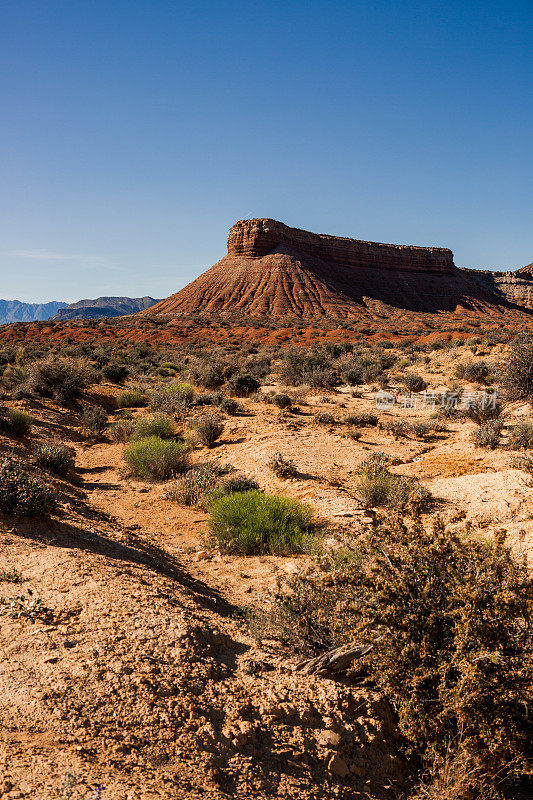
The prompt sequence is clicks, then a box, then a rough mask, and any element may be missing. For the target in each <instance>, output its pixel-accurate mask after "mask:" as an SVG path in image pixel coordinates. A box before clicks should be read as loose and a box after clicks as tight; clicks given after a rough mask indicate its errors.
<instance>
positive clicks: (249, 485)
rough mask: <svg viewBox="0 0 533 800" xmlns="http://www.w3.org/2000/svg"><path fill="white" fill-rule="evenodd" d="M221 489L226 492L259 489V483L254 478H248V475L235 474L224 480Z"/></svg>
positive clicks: (232, 492)
mask: <svg viewBox="0 0 533 800" xmlns="http://www.w3.org/2000/svg"><path fill="white" fill-rule="evenodd" d="M221 490H222V492H223V493H224V494H236V493H237V492H252V491H259V484H258V483H257V481H255V480H254V479H253V478H247V477H246V475H235V476H234V477H232V478H228V479H227V480H225V481H224V483H223V484H222V486H221Z"/></svg>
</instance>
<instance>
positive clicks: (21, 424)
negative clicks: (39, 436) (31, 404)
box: [1, 408, 34, 436]
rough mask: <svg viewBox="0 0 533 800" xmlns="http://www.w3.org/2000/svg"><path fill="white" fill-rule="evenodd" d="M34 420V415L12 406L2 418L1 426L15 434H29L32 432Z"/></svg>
mask: <svg viewBox="0 0 533 800" xmlns="http://www.w3.org/2000/svg"><path fill="white" fill-rule="evenodd" d="M33 421H34V420H33V417H32V415H31V414H28V412H27V411H22V410H21V409H20V408H10V409H8V411H7V413H6V415H5V416H4V417H3V418H2V419H1V427H2V428H3V429H4V430H5V431H6V432H7V433H10V434H12V435H13V436H28V435H29V434H30V433H31V428H32V425H33Z"/></svg>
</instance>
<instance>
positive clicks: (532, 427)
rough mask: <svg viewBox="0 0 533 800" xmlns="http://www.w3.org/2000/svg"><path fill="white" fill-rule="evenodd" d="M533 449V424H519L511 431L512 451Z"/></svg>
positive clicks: (510, 444) (510, 447)
mask: <svg viewBox="0 0 533 800" xmlns="http://www.w3.org/2000/svg"><path fill="white" fill-rule="evenodd" d="M532 447H533V423H531V422H519V423H518V425H513V426H512V427H511V428H510V429H509V449H510V450H530V449H531V448H532Z"/></svg>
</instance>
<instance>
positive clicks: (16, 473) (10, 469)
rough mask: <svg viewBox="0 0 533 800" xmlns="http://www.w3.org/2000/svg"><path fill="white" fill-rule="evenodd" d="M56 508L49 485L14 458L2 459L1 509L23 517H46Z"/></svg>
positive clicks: (0, 468)
mask: <svg viewBox="0 0 533 800" xmlns="http://www.w3.org/2000/svg"><path fill="white" fill-rule="evenodd" d="M55 508H56V500H55V495H54V492H53V491H52V489H51V488H50V487H49V486H46V485H45V484H43V483H41V482H40V481H38V480H36V479H35V478H30V476H29V475H28V474H27V473H26V472H25V471H24V470H23V469H22V467H21V466H20V465H19V464H18V463H17V462H16V461H14V460H13V459H4V460H2V461H0V510H1V511H3V512H4V513H6V514H13V515H15V516H21V517H46V516H48V515H49V514H50V513H51V512H52V511H54V510H55Z"/></svg>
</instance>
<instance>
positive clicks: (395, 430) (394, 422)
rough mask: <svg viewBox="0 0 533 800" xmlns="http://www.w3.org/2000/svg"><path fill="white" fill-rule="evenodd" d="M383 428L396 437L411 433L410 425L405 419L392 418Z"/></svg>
mask: <svg viewBox="0 0 533 800" xmlns="http://www.w3.org/2000/svg"><path fill="white" fill-rule="evenodd" d="M383 430H384V431H386V433H391V434H392V435H393V436H394V437H395V438H400V437H405V436H408V435H409V431H410V426H409V423H408V422H406V420H404V419H391V420H387V422H386V423H385V424H384V425H383Z"/></svg>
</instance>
